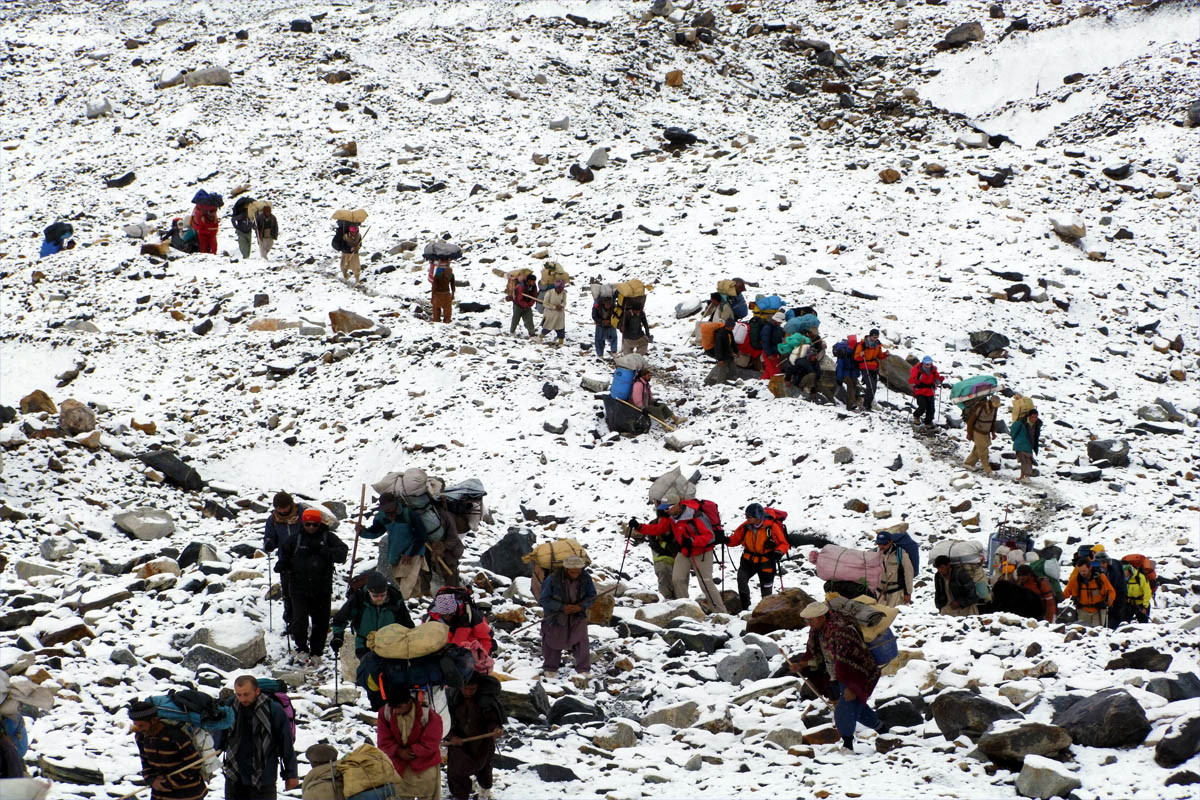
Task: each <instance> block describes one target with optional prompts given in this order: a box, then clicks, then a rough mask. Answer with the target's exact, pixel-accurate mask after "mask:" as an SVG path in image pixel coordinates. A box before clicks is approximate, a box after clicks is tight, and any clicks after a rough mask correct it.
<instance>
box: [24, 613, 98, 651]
mask: <svg viewBox="0 0 1200 800" xmlns="http://www.w3.org/2000/svg"><path fill="white" fill-rule="evenodd" d="M38 638H39V639H40V640H41V643H42V646H43V647H57V646H58V645H60V644H69V643H71V642H77V641H79V640H80V639H95V638H96V634H95V633H94V632H93V631H92V629H91V628H89V627H88V626H87V625H86V624H84V623H83V622H80V621H79V620H78V617H76V618H73V619H70V620H67V621H66V624H64V625H62V626H60V627H58V628H55V629H54V630H50V631H46V632H45V633H43V634H42V635H41V636H39V637H38Z"/></svg>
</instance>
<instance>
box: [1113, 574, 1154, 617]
mask: <svg viewBox="0 0 1200 800" xmlns="http://www.w3.org/2000/svg"><path fill="white" fill-rule="evenodd" d="M1121 570H1122V571H1123V572H1124V573H1125V614H1126V617H1127V618H1126V619H1124V620H1121V621H1122V622H1128V621H1129V620H1132V619H1136V620H1137V621H1138V622H1149V621H1150V601H1151V600H1152V599H1153V598H1154V595H1153V594H1152V593H1151V590H1150V581H1148V580H1146V576H1145V575H1143V574H1142V571H1141V570H1140V569H1138V568H1137V567H1135V566H1134V565H1133V564H1122V565H1121Z"/></svg>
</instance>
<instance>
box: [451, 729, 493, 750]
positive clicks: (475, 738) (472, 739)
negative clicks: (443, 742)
mask: <svg viewBox="0 0 1200 800" xmlns="http://www.w3.org/2000/svg"><path fill="white" fill-rule="evenodd" d="M503 735H504V731H499V730H497V731H492V732H491V733H481V734H479V735H478V736H468V737H467V738H465V739H459V740H458V744H450V745H449V746H450V747H458V746H459V745H464V744H466V743H467V742H478V741H479V740H481V739H496V738H499V737H500V736H503ZM447 744H449V743H447Z"/></svg>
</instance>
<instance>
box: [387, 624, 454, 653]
mask: <svg viewBox="0 0 1200 800" xmlns="http://www.w3.org/2000/svg"><path fill="white" fill-rule="evenodd" d="M449 638H450V628H449V627H448V626H447V625H446V623H444V622H441V621H440V620H432V619H431V620H429V621H427V622H422V623H421V624H420V625H418V626H416V627H415V628H409V627H407V626H405V625H399V624H392V625H384V626H383V627H382V628H380V629H379V630H376V631H371V632H370V633H368V634H367V647H368V648H369V649H370V650H371V651H372V652H374V653H375V654H376V655H378V656H380V657H381V658H398V659H405V660H412V659H415V658H423V657H425V656H427V655H431V654H433V653H436V652H438V651H440V650H441V649H442V648H443V647H445V646H446V642H447V640H448V639H449Z"/></svg>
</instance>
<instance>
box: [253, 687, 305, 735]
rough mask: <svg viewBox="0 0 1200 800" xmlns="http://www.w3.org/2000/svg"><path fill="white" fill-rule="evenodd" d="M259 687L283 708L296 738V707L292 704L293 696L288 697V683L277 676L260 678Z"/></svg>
mask: <svg viewBox="0 0 1200 800" xmlns="http://www.w3.org/2000/svg"><path fill="white" fill-rule="evenodd" d="M258 688H259V691H261V692H262V693H263V694H265V695H266V696H267V697H269V698H271V699H272V700H274V701H275V702H276V703H278V704H279V707H280V708H282V709H283V716H284V717H286V718H287V721H288V725H289V726H291V729H292V739H295V738H296V709H295V708H294V707H293V706H292V698H290V697H288V693H287V690H288V685H287V684H286V683H284V682H283V681H281V680H277V679H275V678H259V679H258Z"/></svg>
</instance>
